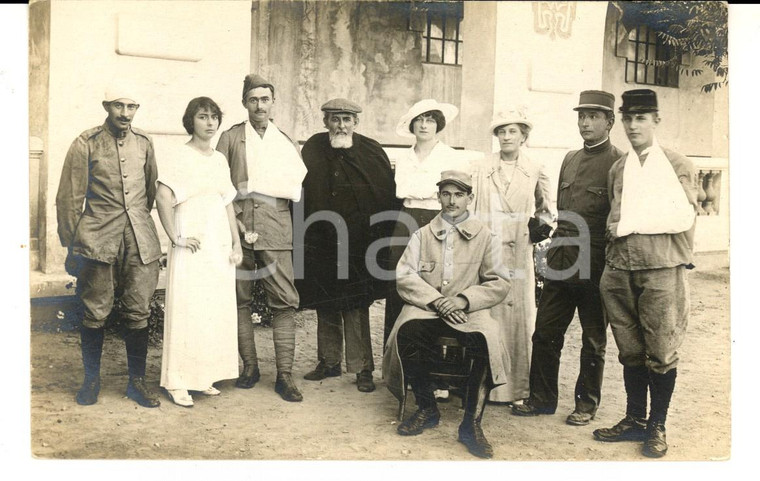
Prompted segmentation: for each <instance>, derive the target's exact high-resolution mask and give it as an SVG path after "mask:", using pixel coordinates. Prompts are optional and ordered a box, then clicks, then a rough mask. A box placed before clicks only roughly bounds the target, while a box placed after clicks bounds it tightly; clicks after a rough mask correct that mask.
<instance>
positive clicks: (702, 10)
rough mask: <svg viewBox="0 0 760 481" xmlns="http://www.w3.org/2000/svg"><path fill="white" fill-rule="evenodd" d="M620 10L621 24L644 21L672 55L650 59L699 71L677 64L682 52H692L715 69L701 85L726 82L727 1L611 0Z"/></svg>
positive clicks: (709, 86) (684, 70) (697, 72)
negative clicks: (713, 78) (641, 0)
mask: <svg viewBox="0 0 760 481" xmlns="http://www.w3.org/2000/svg"><path fill="white" fill-rule="evenodd" d="M612 3H613V4H614V5H615V6H616V7H617V8H618V9H619V10H620V12H621V14H622V18H621V21H622V23H623V25H624V26H625V27H626V28H627V29H630V28H631V27H633V26H634V25H646V26H647V27H649V28H651V29H653V30H655V31H656V32H657V35H658V37H659V38H660V39H661V40H662V41H663V43H664V44H665V45H668V46H669V47H671V57H670V58H669V59H666V60H661V61H652V63H653V64H655V65H656V66H658V67H659V66H671V67H675V68H678V69H679V70H680V72H681V73H683V74H686V75H693V76H695V75H701V74H702V73H703V69H701V68H698V67H692V68H687V67H684V66H682V65H680V59H681V56H682V55H683V54H693V55H695V56H696V57H698V58H700V59H701V61H702V63H703V65H704V66H706V67H708V68H709V69H710V70H712V71H713V72H714V73H715V81H713V82H708V83H706V84H705V85H703V86H702V91H703V92H711V91H713V90H715V89H717V88H720V87H721V86H723V85H728V4H727V3H726V2H712V1H697V2H690V1H653V2H628V1H616V2H612Z"/></svg>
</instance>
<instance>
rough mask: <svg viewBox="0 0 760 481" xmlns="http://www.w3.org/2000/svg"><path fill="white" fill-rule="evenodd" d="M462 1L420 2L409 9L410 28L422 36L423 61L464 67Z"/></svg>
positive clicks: (414, 3)
mask: <svg viewBox="0 0 760 481" xmlns="http://www.w3.org/2000/svg"><path fill="white" fill-rule="evenodd" d="M463 18H464V6H463V4H462V2H441V3H417V2H413V3H412V6H411V8H410V10H409V24H408V29H409V30H411V31H414V32H419V33H420V34H421V36H422V61H423V62H427V63H437V64H445V65H462V31H461V28H460V27H461V23H462V19H463Z"/></svg>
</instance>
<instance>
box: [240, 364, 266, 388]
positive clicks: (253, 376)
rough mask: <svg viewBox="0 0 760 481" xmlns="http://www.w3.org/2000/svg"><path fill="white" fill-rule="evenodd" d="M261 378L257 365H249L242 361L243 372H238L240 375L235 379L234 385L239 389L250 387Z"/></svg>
mask: <svg viewBox="0 0 760 481" xmlns="http://www.w3.org/2000/svg"><path fill="white" fill-rule="evenodd" d="M259 379H261V372H260V371H259V366H258V365H250V364H245V363H243V372H241V373H240V377H238V378H237V381H235V387H239V388H241V389H251V388H252V387H253V386H255V385H256V383H257V382H259Z"/></svg>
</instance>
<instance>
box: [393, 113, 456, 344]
mask: <svg viewBox="0 0 760 481" xmlns="http://www.w3.org/2000/svg"><path fill="white" fill-rule="evenodd" d="M457 114H459V109H458V108H457V107H456V106H454V105H451V104H446V103H439V102H437V101H435V100H433V99H425V100H420V101H419V102H417V103H416V104H414V105H412V107H411V108H410V109H409V111H407V113H406V114H404V115H403V116H402V117H401V119H400V120H399V122H398V125H397V126H396V134H397V135H400V136H402V137H409V138H414V139H415V143H414V145H413V146H412V147H410V148H409V149H407V150H406V151H405V152H404V153H403V155H401V156H400V157H399V158H398V159H397V160H396V165H395V169H394V170H395V173H394V178H395V181H396V197H397V198H398V199H402V200H403V202H404V206H403V208H402V209H401V213H400V214H399V215H400V216H399V221H398V222H397V223H396V227H395V228H394V230H393V237H394V241H395V242H398V245H394V246H392V247H391V250H390V256H389V257H390V265H391V266H392V267H393V269H395V268H396V264H397V263H398V261H399V259H401V255H402V254H403V253H404V249H405V248H406V244H407V242H408V240H409V237H411V235H412V234H413V233H414V232H415V231H416V230H417V229H420V228H422V227H424V226H426V225H428V224H429V223H430V221H431V220H432V219H433V218H434V217H435V216H436V215H438V213H439V212H440V211H441V204H440V203H439V202H438V187H437V186H436V182H438V181H439V180H440V179H441V172H443V171H444V170H459V171H463V172H469V171H470V166H469V161H468V160H467V159H466V158H465V157H464V154H463V153H462V152H457V151H456V150H454V149H453V148H451V147H449V146H448V145H446V144H444V143H443V142H441V141H440V140H439V138H438V137H439V134H440V133H441V131H442V130H443V129H444V128H445V127H446V124H449V123H451V121H453V120H454V119H455V118H456V116H457ZM403 306H404V302H403V301H402V300H401V297H399V295H398V293H397V292H396V289H395V283H394V285H393V289H391V291H390V292H389V293H388V297H387V298H386V300H385V331H384V336H383V345H385V343H386V342H387V340H388V335H389V334H390V332H391V330H392V329H393V325H394V324H395V322H396V318H398V316H399V314H400V313H401V308H402V307H403Z"/></svg>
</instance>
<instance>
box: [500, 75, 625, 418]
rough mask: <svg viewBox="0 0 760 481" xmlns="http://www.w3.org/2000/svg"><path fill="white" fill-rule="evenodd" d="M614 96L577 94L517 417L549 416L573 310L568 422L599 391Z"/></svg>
mask: <svg viewBox="0 0 760 481" xmlns="http://www.w3.org/2000/svg"><path fill="white" fill-rule="evenodd" d="M614 107H615V96H614V95H612V94H611V93H608V92H603V91H599V90H587V91H584V92H581V94H580V99H579V102H578V106H577V107H575V108H574V109H573V110H575V111H576V112H578V130H579V132H580V135H581V137H582V138H583V148H582V149H580V150H573V151H571V152H568V153H567V155H565V160H563V161H562V167H561V168H560V173H559V184H558V189H557V190H558V192H557V210H558V211H559V220H558V222H557V229H556V230H555V232H554V234H553V236H552V237H553V240H552V244H551V245H550V247H549V251H548V253H547V266H548V267H549V271H548V272H547V275H546V278H545V281H544V288H543V292H542V294H541V300H540V302H539V306H538V312H537V314H536V329H535V331H534V333H533V337H532V340H533V351H532V354H531V363H530V397H529V398H528V400H527V401H526V402H525V403H524V404H516V405H515V406H513V408H512V411H513V413H514V414H516V415H520V416H535V415H539V414H554V411H555V410H556V409H557V400H558V397H559V391H558V374H559V364H560V356H561V355H562V346H563V344H564V338H565V333H566V332H567V328H568V326H569V325H570V322H571V321H572V320H573V316H574V315H575V311H576V310H577V311H578V317H579V318H580V323H581V328H582V330H583V333H582V335H581V340H582V347H581V354H580V372H579V374H578V380H577V381H576V383H575V396H574V399H575V409H574V410H573V412H572V413H571V414H570V415H569V416H568V417H567V420H566V422H567V423H568V424H570V425H573V426H582V425H586V424H588V423H589V422H590V421H591V420H592V419H593V418H594V416H595V415H596V410H597V409H598V408H599V402H600V401H601V394H602V380H603V376H604V354H605V350H606V346H607V322H606V321H605V318H604V313H603V312H602V300H601V297H600V296H599V278H600V277H601V275H602V271H603V270H604V247H605V229H606V222H607V214H608V213H609V212H610V201H609V198H608V196H607V174H608V173H609V170H610V167H611V166H612V164H613V163H614V162H615V161H616V160H617V159H619V158H620V156H621V155H622V152H621V151H620V150H618V149H617V148H616V147H615V146H614V145H612V143H611V142H610V138H609V135H610V130H611V129H612V126H613V125H614V123H615V112H614Z"/></svg>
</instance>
